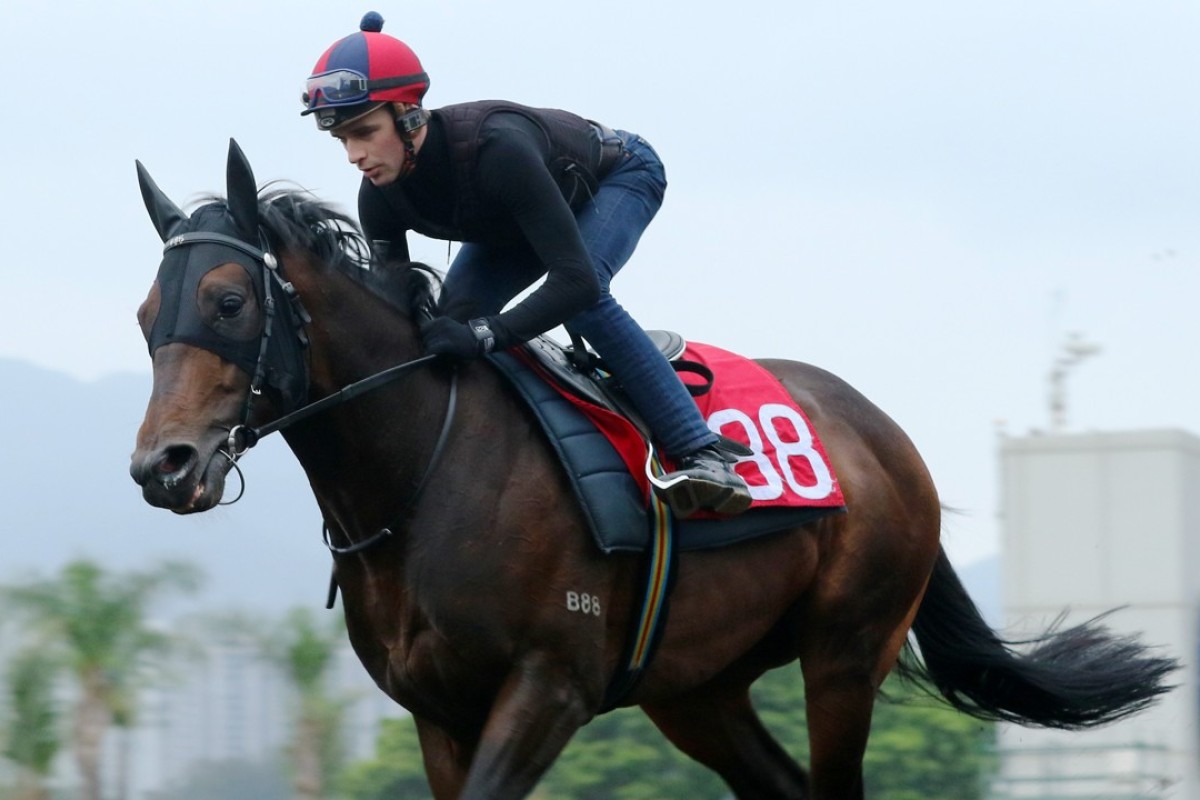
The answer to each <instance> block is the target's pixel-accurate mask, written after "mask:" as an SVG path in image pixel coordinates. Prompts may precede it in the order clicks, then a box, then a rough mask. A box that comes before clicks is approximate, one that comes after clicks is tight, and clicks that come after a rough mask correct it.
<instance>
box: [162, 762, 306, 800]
mask: <svg viewBox="0 0 1200 800" xmlns="http://www.w3.org/2000/svg"><path fill="white" fill-rule="evenodd" d="M290 796H291V793H290V791H289V789H288V785H287V780H286V779H285V778H284V770H283V768H282V765H280V764H278V763H276V762H275V761H274V760H267V761H246V760H243V759H223V760H220V761H203V762H199V763H197V764H195V765H194V766H192V767H191V768H190V769H188V771H187V774H186V775H185V776H184V777H183V779H182V780H179V781H177V782H176V783H175V784H174V785H173V786H171V787H170V788H168V789H167V790H166V791H163V792H162V793H161V794H157V795H154V798H155V800H288V799H289V797H290Z"/></svg>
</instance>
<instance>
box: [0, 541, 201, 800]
mask: <svg viewBox="0 0 1200 800" xmlns="http://www.w3.org/2000/svg"><path fill="white" fill-rule="evenodd" d="M198 585H199V573H198V571H197V570H196V568H195V567H193V566H191V565H188V564H184V563H180V562H165V563H163V564H160V565H159V566H157V567H155V568H152V569H150V570H147V571H144V572H129V573H123V574H108V573H106V572H105V571H104V570H103V569H102V568H101V567H100V566H99V565H98V564H96V563H94V562H92V561H90V560H87V559H80V560H76V561H73V562H71V563H69V564H67V565H66V566H65V567H64V568H63V570H62V572H61V573H60V574H59V575H58V576H57V577H56V578H50V579H40V578H38V579H33V580H30V581H27V582H25V583H21V584H17V585H13V586H9V587H6V588H4V589H3V597H4V598H6V599H7V601H8V603H9V605H10V606H11V607H12V608H13V609H14V610H15V611H17V612H18V613H21V614H23V615H25V617H26V618H28V619H29V620H30V621H31V622H32V623H33V624H34V625H35V626H36V627H37V628H38V629H40V630H41V632H42V633H43V634H44V635H46V637H47V640H48V641H49V642H50V643H51V645H52V646H53V647H55V648H56V649H57V650H58V651H59V652H61V654H62V658H63V659H64V662H65V663H66V665H67V669H68V670H69V672H70V674H71V675H72V676H73V677H74V679H75V682H76V683H77V684H78V687H77V688H78V697H77V699H76V701H75V703H74V707H73V709H72V726H71V734H70V742H71V750H72V752H73V753H74V755H75V759H76V764H77V765H78V768H79V773H80V776H81V778H82V780H83V797H84V798H85V800H101V769H100V756H101V752H102V747H103V744H104V738H105V736H106V734H107V733H108V729H109V728H110V727H111V726H112V722H113V715H114V713H115V712H119V711H120V708H121V707H122V705H123V704H129V703H132V699H131V698H132V695H130V694H128V693H127V691H125V690H126V689H127V688H128V687H129V686H131V685H133V684H134V683H135V678H136V676H138V675H140V674H142V673H143V672H144V670H145V669H146V668H147V666H148V665H149V664H150V663H152V661H153V659H154V658H155V657H159V656H162V655H165V652H166V651H167V650H168V649H169V648H170V646H171V644H172V641H173V640H172V637H170V636H169V635H168V634H166V633H163V632H161V631H157V630H154V629H152V628H151V627H150V626H149V624H148V622H147V620H146V613H147V610H148V609H149V607H150V603H151V601H152V600H154V599H156V598H157V597H158V596H160V595H161V594H164V593H166V592H168V591H173V590H175V591H191V590H194V589H195V588H196V587H197V586H198ZM131 709H132V707H131V706H128V705H126V711H128V712H129V713H132V710H131Z"/></svg>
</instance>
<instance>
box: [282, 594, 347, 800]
mask: <svg viewBox="0 0 1200 800" xmlns="http://www.w3.org/2000/svg"><path fill="white" fill-rule="evenodd" d="M345 639H346V634H345V623H344V622H343V620H342V617H341V615H340V614H339V615H333V616H331V617H330V621H329V622H328V623H327V624H323V625H322V624H320V623H318V621H317V619H316V618H315V616H314V615H313V613H312V611H311V610H310V609H307V608H297V609H293V610H292V611H291V612H290V613H289V614H288V615H287V617H285V619H284V621H283V625H282V626H281V627H280V628H278V629H277V630H276V631H275V632H274V634H273V635H270V636H268V637H266V638H265V640H264V653H265V654H266V656H267V658H268V659H270V660H271V661H272V662H274V663H275V664H276V666H278V667H279V668H280V669H281V670H282V671H283V673H284V675H286V676H287V678H288V680H289V681H290V682H291V684H292V687H293V688H294V689H295V690H296V701H297V708H296V719H295V723H294V724H295V727H294V729H293V733H292V742H291V745H290V747H289V752H290V755H291V759H292V770H293V777H292V782H293V787H294V789H295V791H296V797H297V798H300V800H321V798H323V797H325V796H326V793H327V791H328V789H329V783H330V779H331V776H332V775H333V773H334V771H335V770H336V769H337V767H338V766H339V764H340V762H341V758H342V753H341V743H342V742H341V737H340V729H341V723H342V708H343V706H344V702H343V700H344V698H337V697H334V696H333V695H331V694H330V690H329V678H330V671H331V668H332V667H333V666H334V663H335V659H336V656H337V651H338V647H339V645H340V644H341V643H342V642H344V641H345Z"/></svg>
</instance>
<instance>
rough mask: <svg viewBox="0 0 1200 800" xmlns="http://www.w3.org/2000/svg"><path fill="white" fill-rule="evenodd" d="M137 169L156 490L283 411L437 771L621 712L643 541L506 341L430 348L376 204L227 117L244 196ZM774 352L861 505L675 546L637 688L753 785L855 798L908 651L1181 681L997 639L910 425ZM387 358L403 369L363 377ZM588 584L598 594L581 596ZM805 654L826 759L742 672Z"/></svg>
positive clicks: (1026, 702) (701, 756)
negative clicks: (458, 359) (535, 393)
mask: <svg viewBox="0 0 1200 800" xmlns="http://www.w3.org/2000/svg"><path fill="white" fill-rule="evenodd" d="M137 167H138V173H139V180H140V184H141V189H142V194H143V197H144V199H145V202H146V207H147V210H148V211H149V213H150V216H151V218H152V220H153V222H154V224H155V227H156V229H157V231H158V233H159V235H160V237H161V238H162V239H163V241H164V242H165V250H164V257H163V261H162V264H161V265H160V268H159V272H158V275H157V279H156V280H155V282H154V284H153V286H152V288H151V290H150V293H149V295H148V297H147V298H146V300H145V302H144V303H143V304H142V306H141V308H140V309H139V311H138V318H139V321H140V324H141V327H142V330H143V331H144V333H145V335H146V338H147V341H148V343H149V345H150V350H151V357H152V361H153V388H152V392H151V396H150V399H149V404H148V408H147V410H146V415H145V418H144V421H143V422H142V425H141V428H140V429H139V431H138V433H137V446H136V450H135V451H134V452H133V455H132V463H131V468H130V471H131V474H132V476H133V478H134V480H135V481H136V482H137V483H138V484H139V485H140V486H141V487H142V492H143V496H144V498H145V500H146V501H147V502H149V503H150V504H152V505H154V506H158V507H162V508H166V509H170V510H171V511H173V512H176V513H179V514H190V513H199V512H203V511H206V510H208V509H211V508H212V507H214V506H215V505H216V504H217V503H218V502H219V501H220V498H221V496H222V492H223V490H224V487H225V478H226V475H227V473H228V472H229V471H230V469H231V467H232V466H233V465H234V462H235V459H236V458H237V457H238V456H239V455H240V454H241V453H242V452H243V451H244V450H245V449H246V447H248V446H249V445H250V444H252V441H249V440H250V439H253V438H254V437H255V436H257V435H262V434H263V433H269V432H273V431H274V430H277V429H279V430H282V435H283V436H284V438H285V439H286V441H287V444H288V446H289V447H290V448H291V450H292V451H293V453H294V454H295V456H296V458H297V459H298V460H299V462H300V464H301V465H302V466H303V468H304V470H305V472H306V473H307V477H308V480H309V482H310V484H311V486H312V490H313V493H314V495H315V496H316V500H317V504H318V507H319V509H320V512H321V514H322V515H323V517H324V521H325V524H326V527H327V537H328V539H329V543H330V544H331V549H333V551H334V569H335V577H336V584H337V586H338V587H339V588H340V590H341V592H342V596H343V607H344V613H345V616H346V623H347V627H348V630H349V637H350V641H351V643H352V646H353V647H354V650H355V651H356V653H357V655H358V657H359V658H360V659H361V661H362V663H363V665H364V666H365V668H366V670H367V671H368V673H370V675H371V677H372V678H373V679H374V680H375V682H376V683H377V684H378V685H379V687H380V688H381V689H382V690H383V691H384V692H386V693H387V694H388V695H390V696H391V697H392V698H393V699H394V700H395V701H396V702H397V703H399V704H400V705H402V706H403V707H404V708H406V709H408V710H409V711H410V712H411V713H412V716H413V718H414V720H415V722H416V726H417V730H418V732H419V739H420V743H421V749H422V755H423V759H424V764H425V768H426V773H427V776H428V780H429V784H430V787H431V789H432V792H433V795H434V796H435V797H436V798H438V800H446V799H447V798H468V799H469V800H481V799H482V798H489V799H490V800H509V799H510V798H512V799H515V798H522V797H526V796H527V795H528V794H529V793H530V792H532V791H533V789H534V787H535V785H536V783H537V781H538V779H539V777H540V776H541V775H542V774H543V773H544V772H545V771H546V770H547V769H548V768H549V767H550V765H551V764H552V763H553V762H554V760H555V759H556V757H557V756H558V755H559V753H560V752H561V751H562V750H563V748H564V747H565V746H566V744H567V743H568V741H569V740H570V739H571V737H572V735H573V734H574V733H575V731H576V730H578V729H579V728H580V726H582V725H584V724H585V723H587V722H588V721H589V720H590V719H591V718H592V717H594V716H595V715H596V714H597V713H600V712H602V711H604V710H606V709H604V708H603V707H602V702H603V698H604V695H605V688H606V686H607V685H608V682H609V680H610V679H611V677H612V676H613V674H614V672H615V671H616V670H617V669H618V659H619V658H620V655H621V652H622V648H623V645H624V639H625V637H626V636H627V635H628V625H627V620H628V619H629V618H630V615H632V614H634V613H635V608H634V606H635V604H636V603H637V602H638V590H637V575H638V571H639V559H638V557H637V556H636V555H633V554H614V555H604V554H602V553H601V552H600V551H599V549H598V548H597V547H596V546H595V544H594V542H593V540H592V539H591V538H590V537H589V535H588V533H587V529H586V521H585V518H584V516H583V514H582V512H581V510H580V508H579V507H578V505H577V504H576V501H575V499H574V497H573V495H572V494H571V491H570V488H569V485H568V482H567V477H566V476H565V474H564V469H563V468H562V467H561V466H560V464H559V462H558V460H557V459H556V456H555V453H554V451H553V449H552V447H551V445H550V443H549V442H548V440H547V438H546V436H545V434H544V433H543V432H542V430H541V428H540V427H539V426H538V424H537V422H536V421H535V420H534V418H533V417H532V415H531V412H530V411H529V409H528V408H527V407H526V406H525V404H524V403H523V402H522V401H521V400H520V399H519V398H518V397H517V396H516V394H515V393H514V391H513V390H512V388H511V387H510V386H509V385H508V384H507V383H506V382H505V381H504V380H503V379H502V378H501V377H499V376H498V375H497V372H496V370H495V369H494V368H493V367H492V366H490V365H489V364H488V363H486V362H471V363H466V364H462V365H458V366H455V367H453V368H452V367H450V366H448V365H447V364H445V363H442V362H440V361H434V360H433V359H432V358H431V357H427V356H424V355H423V354H422V352H421V345H420V340H419V337H418V331H417V322H416V320H417V318H418V317H419V316H420V314H422V313H428V312H429V309H430V304H431V303H432V302H433V296H432V293H433V289H432V288H431V285H430V282H429V280H428V278H427V275H426V273H425V272H424V271H423V270H421V269H420V268H419V267H417V266H415V265H409V264H390V265H385V266H382V267H381V266H378V265H376V266H375V267H374V268H371V267H370V265H369V264H368V261H367V259H368V250H367V248H366V247H365V244H364V242H363V241H362V238H361V234H360V233H359V231H358V228H357V226H356V225H355V223H354V222H353V221H352V220H351V219H350V218H348V217H347V216H345V215H343V214H341V213H340V212H337V211H336V210H334V209H332V208H330V207H329V206H327V205H325V204H323V203H321V202H320V201H319V200H317V199H315V198H312V197H311V196H309V195H308V194H306V193H303V192H300V191H290V190H287V189H281V188H275V189H268V190H264V191H263V193H262V194H261V196H260V193H259V190H258V188H257V187H256V184H255V180H254V176H253V173H252V171H251V169H250V165H249V163H248V162H247V160H246V158H245V156H244V155H243V154H242V152H241V149H240V148H239V147H238V146H237V144H236V142H233V141H231V142H230V150H229V159H228V165H227V187H226V188H227V199H222V198H220V197H213V198H209V200H207V201H206V202H205V203H204V204H203V205H202V206H200V207H199V208H197V209H196V210H195V211H194V212H193V213H192V214H191V215H190V216H189V215H188V214H186V213H184V212H183V211H182V210H180V208H179V207H178V206H177V205H175V204H174V203H173V202H172V201H171V200H170V199H168V198H167V196H166V195H165V194H164V193H163V192H162V191H161V190H160V189H159V188H158V186H157V185H156V184H155V183H154V181H153V180H152V179H151V178H150V176H149V174H148V173H147V172H146V171H145V169H144V168H143V167H142V165H141V164H140V162H139V163H138V165H137ZM760 363H761V364H762V365H763V366H764V367H765V368H766V369H767V370H768V371H770V372H771V373H772V374H774V375H775V376H776V377H777V378H778V380H779V381H780V382H781V383H782V385H783V386H784V387H786V389H787V390H788V391H789V392H790V393H791V394H792V396H793V397H794V398H795V399H796V401H797V402H798V404H799V405H800V407H801V408H803V409H804V410H805V411H806V412H807V414H808V416H809V418H810V421H811V424H812V426H813V428H814V429H815V430H816V431H817V432H818V435H819V437H820V438H821V440H822V441H823V442H824V443H825V447H826V449H827V451H828V454H829V457H830V460H831V462H832V464H833V467H834V469H835V471H836V474H837V475H838V476H839V478H840V483H841V488H842V490H843V493H844V495H845V501H846V510H845V512H844V513H835V514H830V515H826V516H824V517H822V518H820V519H819V520H817V521H815V522H811V523H808V524H805V525H803V526H802V527H799V528H796V529H794V530H790V531H786V532H782V533H777V534H773V535H770V536H766V537H761V538H758V539H755V540H752V541H749V542H744V543H741V544H738V545H736V546H731V547H728V548H724V549H718V550H705V551H699V552H687V553H683V554H682V555H681V556H680V557H679V561H678V567H677V569H678V573H677V581H676V583H675V589H674V594H673V596H672V598H671V609H670V615H669V618H668V620H667V622H666V626H665V629H664V631H663V633H662V636H661V641H660V645H659V648H658V650H657V654H656V657H655V658H654V660H653V661H652V662H651V663H650V665H649V667H648V668H647V669H646V671H645V674H644V675H643V677H642V679H641V680H640V682H639V683H638V684H637V685H636V686H635V687H634V688H633V689H632V691H631V692H630V693H629V694H628V695H627V696H625V697H624V698H623V700H622V701H621V705H625V706H633V705H636V706H640V707H641V709H642V710H643V711H644V712H645V713H646V714H647V715H648V716H649V717H650V719H651V720H652V721H653V722H654V724H655V725H656V726H657V727H658V728H659V729H660V730H661V731H662V732H663V734H665V735H666V736H667V737H668V739H669V740H670V741H671V742H672V743H674V744H675V745H676V746H677V747H678V748H679V749H681V750H682V751H683V752H685V753H686V754H688V755H689V756H691V757H692V758H693V759H695V760H697V761H699V762H700V763H701V764H704V765H705V766H707V767H709V768H711V769H712V770H714V771H716V772H717V773H718V774H719V775H720V777H721V778H722V779H723V780H724V781H725V782H726V783H727V784H728V785H729V787H730V788H731V790H732V791H733V792H734V793H735V794H736V796H737V797H739V798H819V799H820V800H849V799H850V798H861V797H863V779H862V762H863V754H864V750H865V748H866V746H867V737H868V732H869V728H870V722H871V713H872V707H873V704H874V703H875V700H876V695H877V692H878V690H879V688H880V685H881V684H882V683H883V680H884V678H885V677H886V676H887V675H888V674H889V672H891V671H892V670H893V669H895V668H899V669H900V670H901V671H902V672H904V673H905V674H907V675H913V676H916V677H919V678H922V679H924V680H925V681H927V682H928V684H930V685H931V686H932V687H933V689H932V690H933V691H936V693H937V694H938V695H940V696H941V697H942V698H944V699H945V700H946V701H947V702H948V703H950V704H951V705H952V706H954V707H955V708H958V709H960V710H962V711H964V712H966V713H968V714H971V715H973V716H976V717H979V718H984V719H992V720H1008V721H1013V722H1017V723H1021V724H1027V725H1037V726H1051V727H1059V728H1066V729H1078V728H1088V727H1092V726H1095V725H1101V724H1104V723H1107V722H1111V721H1113V720H1116V719H1121V718H1123V717H1125V716H1127V715H1129V714H1132V713H1134V712H1136V711H1139V710H1141V709H1143V708H1145V707H1146V706H1147V705H1149V704H1150V703H1152V702H1154V701H1155V699H1156V698H1157V697H1158V696H1160V695H1161V694H1162V693H1164V692H1166V691H1167V690H1168V689H1169V688H1170V687H1168V686H1167V685H1165V683H1164V681H1165V680H1166V678H1167V677H1168V676H1169V675H1170V673H1171V672H1172V670H1173V669H1175V668H1176V665H1175V663H1174V662H1173V661H1171V660H1169V659H1164V658H1158V657H1154V656H1151V655H1150V654H1149V652H1148V651H1147V649H1146V648H1145V647H1144V646H1143V645H1141V644H1140V643H1138V641H1137V640H1136V638H1134V637H1120V636H1116V635H1114V634H1112V633H1110V632H1109V631H1108V630H1107V629H1106V628H1105V627H1104V626H1103V625H1102V624H1100V623H1099V622H1098V621H1092V622H1090V623H1085V624H1083V625H1080V626H1078V627H1073V628H1069V629H1060V628H1051V629H1050V630H1048V631H1046V632H1045V633H1044V634H1043V635H1042V636H1040V637H1038V638H1037V639H1033V640H1029V642H1028V643H1027V644H1029V645H1030V646H1029V647H1028V648H1021V649H1018V648H1017V647H1015V646H1013V645H1010V644H1009V643H1007V642H1005V641H1004V640H1002V639H1001V638H999V637H998V635H997V634H996V633H995V632H994V631H992V630H991V629H990V628H989V627H988V625H987V624H986V623H985V622H984V620H983V619H982V618H981V616H980V614H979V612H978V610H977V609H976V607H975V605H974V604H973V603H972V601H971V599H970V598H969V597H968V595H967V593H966V592H965V590H964V589H963V586H962V585H961V583H960V582H959V580H958V578H957V577H956V575H955V573H954V570H953V569H952V567H951V565H950V562H949V560H948V559H947V557H946V554H945V552H944V551H943V550H942V548H941V546H940V543H939V538H940V524H941V523H940V519H941V511H942V507H941V504H940V501H939V498H938V494H937V492H936V490H935V488H934V485H933V483H932V481H931V478H930V475H929V473H928V471H927V469H926V467H925V465H924V463H923V462H922V459H921V457H920V455H919V454H918V453H917V450H916V448H915V447H914V445H913V443H912V442H911V441H910V440H909V438H908V437H907V436H906V435H905V433H904V432H903V431H902V430H901V429H900V428H899V427H898V426H897V425H896V423H895V422H893V421H892V420H891V419H890V418H889V417H888V416H887V415H886V414H885V413H884V412H882V411H881V410H879V409H878V408H877V407H875V406H874V405H873V404H872V403H871V402H870V401H869V400H867V399H866V398H865V397H864V396H863V395H861V394H860V393H859V392H857V391H856V390H855V389H853V388H851V387H850V386H849V385H848V384H846V383H845V382H844V381H842V380H841V379H839V378H838V377H836V376H835V375H833V374H831V373H829V372H826V371H824V370H822V369H819V368H817V367H814V366H809V365H806V364H802V363H796V362H791V361H784V360H764V361H761V362H760ZM389 369H390V370H392V371H396V370H399V371H402V372H403V374H402V375H401V376H400V377H399V378H396V379H392V377H391V376H390V375H388V376H387V380H378V381H377V382H376V383H372V385H371V386H370V387H366V386H365V384H363V383H362V381H364V380H366V381H368V382H372V381H376V379H375V378H373V377H372V376H379V375H380V374H384V375H387V371H388V370H389ZM346 387H351V388H352V389H353V388H354V387H359V388H363V389H365V388H370V391H365V390H364V391H362V392H357V391H356V392H353V393H354V394H355V396H354V397H353V399H350V394H348V393H347V390H346ZM306 403H307V405H306ZM314 404H315V405H314ZM296 415H300V417H302V419H301V418H299V417H297V416H296ZM293 420H298V421H295V424H292V421H293ZM285 421H286V422H287V424H283V423H284V422H285ZM256 426H257V427H256ZM749 513H754V512H753V511H751V512H749ZM572 592H573V593H576V597H578V596H580V595H583V594H586V595H587V596H589V597H590V598H592V600H593V603H592V607H591V608H590V609H588V613H581V612H580V608H579V604H578V603H576V604H575V605H574V606H572V605H571V604H570V603H568V602H566V600H565V598H567V597H568V595H569V593H572ZM910 630H911V631H912V632H913V634H914V637H915V640H916V645H917V647H918V648H919V651H920V654H919V655H920V658H919V659H918V658H917V654H916V653H914V652H912V648H911V647H909V646H907V642H908V634H909V631H910ZM902 654H903V655H904V658H900V656H901V655H902ZM795 661H799V663H800V667H801V669H802V672H803V678H804V686H805V696H806V707H807V714H808V726H809V730H810V733H811V737H810V752H809V761H810V765H809V767H808V769H805V768H802V767H801V766H800V765H799V764H797V763H796V762H795V761H793V760H792V759H791V758H790V757H789V756H788V755H787V754H786V753H785V752H784V750H783V748H782V747H780V746H779V744H777V743H776V742H775V740H774V739H772V737H771V735H770V734H769V733H768V732H767V730H766V728H765V727H764V726H763V724H762V723H761V722H760V720H759V718H758V717H757V716H756V714H755V710H754V708H753V707H752V705H751V700H750V693H749V689H750V685H751V684H752V683H753V682H754V681H755V680H756V679H757V678H758V677H759V676H761V675H762V674H763V673H764V672H766V671H767V670H769V669H773V668H775V667H779V666H782V665H786V664H790V663H792V662H795Z"/></svg>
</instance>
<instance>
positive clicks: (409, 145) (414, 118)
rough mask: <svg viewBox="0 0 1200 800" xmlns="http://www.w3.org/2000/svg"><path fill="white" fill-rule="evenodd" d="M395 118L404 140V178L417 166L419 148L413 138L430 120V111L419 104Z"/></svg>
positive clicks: (398, 130)
mask: <svg viewBox="0 0 1200 800" xmlns="http://www.w3.org/2000/svg"><path fill="white" fill-rule="evenodd" d="M395 119H396V133H398V134H399V135H400V141H402V142H404V165H403V166H402V167H401V170H400V177H401V178H403V177H404V176H406V175H408V174H410V173H411V172H412V171H413V170H414V169H416V168H417V148H416V145H414V144H413V139H415V138H416V136H417V131H419V130H420V129H421V128H423V127H425V125H426V124H427V123H428V122H429V112H428V111H426V110H425V109H423V108H421V107H420V106H417V107H416V108H412V109H409V110H408V111H405V112H404V113H403V114H397V115H396V118H395Z"/></svg>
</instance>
